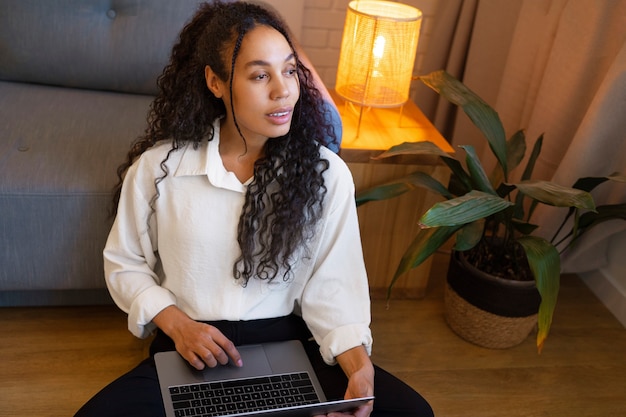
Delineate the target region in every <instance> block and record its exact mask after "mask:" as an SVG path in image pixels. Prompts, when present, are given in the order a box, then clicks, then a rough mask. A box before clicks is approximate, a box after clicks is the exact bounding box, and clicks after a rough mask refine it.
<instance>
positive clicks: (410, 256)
mask: <svg viewBox="0 0 626 417" xmlns="http://www.w3.org/2000/svg"><path fill="white" fill-rule="evenodd" d="M460 228H461V226H452V227H433V228H429V229H421V230H420V231H419V232H418V233H417V235H416V236H415V239H413V242H411V244H410V245H409V247H408V248H407V250H406V252H404V255H403V256H402V259H400V263H399V264H398V268H397V269H396V272H395V274H394V275H393V278H392V279H391V283H390V284H389V287H388V288H387V298H390V297H391V290H392V288H393V286H394V284H395V283H396V281H397V280H398V278H400V276H401V275H402V274H404V273H406V272H408V271H410V270H411V269H413V268H417V267H418V266H419V265H421V264H422V263H423V262H424V261H425V260H426V259H428V257H429V256H431V255H432V254H433V253H435V251H436V250H437V249H439V248H440V247H441V246H442V245H443V244H444V243H446V242H447V241H448V239H450V237H451V236H452V235H453V234H454V233H455V232H456V231H457V230H459V229H460Z"/></svg>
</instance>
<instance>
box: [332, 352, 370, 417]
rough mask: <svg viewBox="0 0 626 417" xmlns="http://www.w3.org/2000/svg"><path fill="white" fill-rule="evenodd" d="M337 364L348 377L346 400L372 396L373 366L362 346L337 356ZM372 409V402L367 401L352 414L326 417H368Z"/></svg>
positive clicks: (335, 414) (334, 414)
mask: <svg viewBox="0 0 626 417" xmlns="http://www.w3.org/2000/svg"><path fill="white" fill-rule="evenodd" d="M337 362H338V363H339V365H340V366H341V368H342V369H343V371H344V372H345V374H346V375H347V376H348V388H347V389H346V395H345V397H344V398H345V399H346V400H349V399H353V398H361V397H370V396H373V395H374V365H372V361H371V360H370V358H369V356H368V354H367V352H366V351H365V348H364V347H363V346H358V347H355V348H353V349H350V350H348V351H346V352H344V353H342V354H341V355H339V356H337ZM373 407H374V401H369V402H368V403H366V404H364V405H362V406H360V407H359V408H357V409H356V410H354V411H352V412H349V413H330V414H328V417H346V416H354V417H368V416H369V415H370V414H371V412H372V409H373Z"/></svg>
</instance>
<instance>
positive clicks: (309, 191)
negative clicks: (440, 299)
mask: <svg viewBox="0 0 626 417" xmlns="http://www.w3.org/2000/svg"><path fill="white" fill-rule="evenodd" d="M260 25H264V26H268V27H272V28H274V29H275V30H277V31H278V32H280V33H281V34H282V35H283V36H284V37H285V39H286V40H287V42H288V43H289V45H290V47H291V49H292V50H293V51H294V55H295V56H296V61H297V74H298V80H299V84H300V96H299V100H298V103H297V104H296V106H295V109H294V114H293V118H292V122H291V128H290V131H289V133H288V134H287V135H285V136H282V137H277V138H270V139H268V141H267V142H266V144H265V149H264V151H265V152H264V156H263V157H262V158H260V159H259V160H257V161H256V162H255V166H254V177H253V179H252V182H251V183H250V184H249V186H248V189H247V192H246V196H245V202H244V205H243V208H242V212H241V216H240V219H239V225H238V229H237V232H238V243H239V247H240V249H241V255H240V257H239V258H238V259H237V261H236V262H235V265H233V274H234V276H235V278H237V279H243V280H244V281H243V282H244V285H245V284H247V282H248V280H249V279H250V278H252V277H257V278H259V279H264V280H269V281H271V280H273V279H274V278H275V277H276V276H277V275H278V274H279V272H280V271H281V269H282V270H283V271H284V273H283V277H282V278H283V280H285V281H287V280H289V278H290V276H291V266H292V264H293V262H295V259H294V258H295V257H296V256H299V255H304V256H306V252H304V253H299V252H298V251H299V250H302V249H303V250H305V251H306V248H307V241H308V240H309V239H310V238H311V237H312V234H313V232H314V227H315V225H316V224H317V222H318V221H319V219H320V217H321V215H322V205H323V201H324V197H325V195H326V187H325V184H324V177H323V174H324V171H326V170H327V169H328V160H326V159H323V158H322V157H321V155H320V147H321V146H322V145H330V144H331V143H332V144H335V145H336V144H337V143H338V138H337V137H336V135H335V132H334V129H333V127H332V125H331V124H330V123H329V122H328V118H327V117H326V115H325V110H324V108H325V107H324V102H323V99H322V96H321V94H320V92H319V90H317V88H316V87H315V85H314V81H313V77H312V75H311V72H310V71H309V70H308V69H307V68H306V67H305V66H304V65H303V64H302V63H301V62H300V60H299V59H298V56H297V51H296V49H295V48H294V46H293V43H292V40H291V38H290V34H289V31H288V30H287V27H286V25H285V24H284V22H283V21H282V20H281V19H280V18H279V17H278V16H276V15H275V14H274V13H272V12H270V11H269V10H266V9H265V8H262V7H260V6H257V5H254V4H250V3H245V2H233V3H222V2H219V1H216V2H213V3H210V4H203V5H202V6H200V8H199V10H198V12H197V13H196V14H195V16H194V17H193V18H192V20H191V21H190V22H189V23H188V24H187V25H186V26H185V27H184V28H183V30H182V32H181V33H180V36H179V39H178V42H177V43H176V45H175V46H174V47H173V50H172V55H171V57H170V61H169V63H168V65H167V66H166V67H165V69H164V70H163V73H162V74H161V76H160V77H159V78H158V80H157V84H158V87H159V94H158V95H157V97H156V98H155V100H154V101H153V103H152V105H151V107H150V112H149V114H148V127H147V128H146V131H145V133H144V135H143V136H141V137H139V138H138V139H137V140H136V141H135V143H134V144H133V146H132V147H131V149H130V151H129V152H128V155H127V158H126V161H125V162H124V163H123V164H122V165H120V167H119V168H118V170H117V175H118V180H119V181H118V183H117V184H116V186H115V189H114V197H113V205H114V209H113V210H114V214H115V213H116V211H117V205H118V203H119V199H120V193H121V187H122V183H123V179H124V176H125V174H126V172H127V170H128V168H129V167H130V166H131V165H132V164H133V162H134V161H135V160H136V159H137V158H138V157H139V156H140V155H141V154H142V153H144V152H145V151H146V150H147V149H149V148H151V147H152V146H154V145H155V144H157V143H158V142H161V141H171V143H172V148H171V149H170V151H169V152H168V154H167V156H166V158H165V159H164V160H163V161H162V162H161V169H162V170H163V175H162V176H161V177H159V178H158V179H157V180H156V181H155V189H156V191H155V195H154V197H153V199H152V201H151V205H152V208H153V210H154V203H155V201H156V199H157V198H158V197H159V190H158V187H159V183H160V182H161V181H163V179H164V178H165V177H167V175H168V174H169V172H168V169H167V167H166V161H167V160H168V159H169V157H170V155H171V154H172V152H175V151H176V150H178V149H180V148H182V147H184V146H186V145H187V144H189V143H191V144H192V145H193V147H194V149H197V148H198V145H199V144H200V143H201V142H202V141H204V140H209V141H210V140H212V139H213V136H214V129H213V122H214V121H215V119H216V118H219V117H222V116H223V115H225V113H226V109H225V106H224V103H223V101H222V100H221V99H219V98H216V97H215V96H214V95H213V94H212V93H211V92H210V90H209V89H208V88H207V86H206V81H205V76H204V68H205V67H206V66H207V65H208V66H210V67H211V69H212V70H213V71H214V72H215V73H216V74H217V76H218V77H219V78H220V79H222V80H223V81H224V82H226V81H228V82H229V83H230V87H231V89H232V81H233V80H232V77H233V74H234V67H235V61H236V59H237V56H238V53H239V48H240V45H241V41H242V39H243V38H244V36H245V35H246V34H247V33H248V32H250V31H251V30H252V29H254V28H255V27H257V26H260ZM231 53H232V55H231ZM234 116H235V115H234V109H233V117H234ZM235 123H236V118H235ZM240 133H241V132H240ZM242 138H243V135H242ZM244 141H245V138H244Z"/></svg>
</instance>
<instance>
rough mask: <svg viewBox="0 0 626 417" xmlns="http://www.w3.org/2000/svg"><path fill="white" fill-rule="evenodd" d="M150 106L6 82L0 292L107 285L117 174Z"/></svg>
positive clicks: (126, 98) (1, 128)
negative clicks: (106, 251)
mask: <svg viewBox="0 0 626 417" xmlns="http://www.w3.org/2000/svg"><path fill="white" fill-rule="evenodd" d="M152 99H153V97H151V96H141V95H133V94H120V93H107V92H97V91H87V90H77V89H66V88H58V87H49V86H37V85H29V84H20V83H9V82H0V108H1V109H2V112H0V213H1V215H0V265H2V268H0V288H2V289H3V290H20V289H31V290H33V289H46V288H57V289H63V288H72V289H76V288H102V287H103V286H104V282H103V279H102V277H103V271H102V248H103V247H104V241H105V240H106V236H107V234H108V231H109V229H110V227H111V219H110V218H109V215H108V213H109V209H110V204H111V189H112V187H113V185H114V184H115V182H116V177H115V170H116V168H117V166H118V165H119V164H120V163H121V162H122V161H123V160H124V157H125V155H126V153H127V151H128V149H129V146H130V143H131V142H132V141H133V140H134V139H135V138H137V137H138V136H139V135H141V134H142V133H143V131H144V129H145V126H146V115H147V112H148V108H149V105H150V102H151V101H152ZM74 254H80V256H73V255H74Z"/></svg>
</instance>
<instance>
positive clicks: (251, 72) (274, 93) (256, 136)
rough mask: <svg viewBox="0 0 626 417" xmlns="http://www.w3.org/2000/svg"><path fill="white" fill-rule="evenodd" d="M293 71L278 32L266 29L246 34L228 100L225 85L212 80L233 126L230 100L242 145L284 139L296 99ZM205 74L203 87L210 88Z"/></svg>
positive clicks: (293, 64)
mask: <svg viewBox="0 0 626 417" xmlns="http://www.w3.org/2000/svg"><path fill="white" fill-rule="evenodd" d="M296 69H297V65H296V58H295V56H294V54H293V51H292V50H291V47H290V46H289V44H288V43H287V40H286V39H285V38H284V37H283V35H282V34H280V32H278V31H276V30H275V29H273V28H271V27H268V26H258V27H256V28H254V29H252V30H251V31H250V32H248V33H247V34H246V35H245V36H244V38H243V41H242V43H241V48H240V50H239V55H238V56H237V61H236V63H235V68H234V74H233V91H232V98H231V97H230V92H229V86H228V82H223V81H221V80H219V79H217V81H216V80H213V81H214V82H217V83H218V84H220V85H219V86H218V87H216V88H217V89H218V91H219V93H218V94H221V98H222V99H223V100H224V104H225V105H226V111H227V117H226V124H227V125H234V124H233V115H232V114H231V99H232V103H233V105H234V112H235V116H236V118H237V124H238V125H239V129H240V130H241V133H242V134H243V136H244V138H245V139H246V141H248V142H256V141H261V142H263V143H264V142H265V141H266V140H267V138H270V137H278V136H283V135H286V134H287V133H288V132H289V129H290V127H291V120H292V116H293V110H294V107H295V105H296V103H297V101H298V97H299V95H300V85H299V81H298V75H297V71H296ZM209 72H210V71H208V72H207V84H208V85H209V88H211V80H210V79H209V78H210V76H209ZM215 78H217V77H215ZM211 90H212V91H214V89H213V88H211ZM214 94H215V91H214ZM218 94H216V95H217V96H218V97H219V95H218ZM230 127H231V128H232V127H233V126H230Z"/></svg>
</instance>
